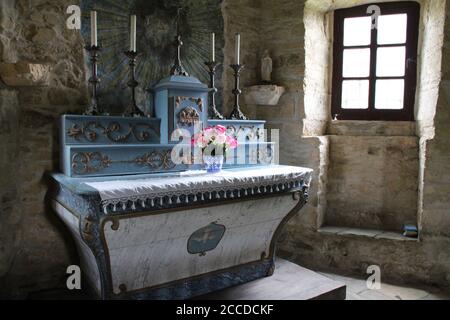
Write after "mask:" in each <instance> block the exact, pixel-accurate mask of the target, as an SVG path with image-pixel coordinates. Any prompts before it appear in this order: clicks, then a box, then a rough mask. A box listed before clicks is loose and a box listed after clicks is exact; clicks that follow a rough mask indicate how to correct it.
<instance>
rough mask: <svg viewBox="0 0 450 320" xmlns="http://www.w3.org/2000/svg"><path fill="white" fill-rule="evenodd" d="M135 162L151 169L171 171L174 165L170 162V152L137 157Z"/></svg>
mask: <svg viewBox="0 0 450 320" xmlns="http://www.w3.org/2000/svg"><path fill="white" fill-rule="evenodd" d="M135 162H136V163H137V164H138V165H141V166H149V167H151V168H153V169H173V168H175V164H174V163H173V162H172V160H171V151H170V150H168V151H163V152H158V151H153V152H151V153H146V154H144V155H143V156H140V157H137V158H136V160H135Z"/></svg>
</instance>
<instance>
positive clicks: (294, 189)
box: [51, 165, 311, 299]
mask: <svg viewBox="0 0 450 320" xmlns="http://www.w3.org/2000/svg"><path fill="white" fill-rule="evenodd" d="M52 178H53V183H52V197H51V198H52V200H51V201H52V206H53V208H54V209H55V212H56V213H57V214H58V216H59V217H60V218H61V219H62V220H63V221H64V223H65V224H66V225H67V227H68V228H69V230H70V232H71V234H72V236H73V238H74V240H75V243H76V245H77V247H78V252H79V254H80V257H81V261H82V270H83V271H84V272H85V275H86V277H87V280H88V282H89V284H90V286H91V287H92V289H93V290H94V292H95V295H96V296H97V297H99V298H103V299H186V298H191V297H195V296H199V295H203V294H206V293H209V292H213V291H217V290H220V289H224V288H227V287H230V286H234V285H237V284H241V283H245V282H248V281H252V280H255V279H259V278H261V277H265V276H268V275H270V274H271V273H272V272H273V268H274V256H275V249H276V246H275V244H276V239H277V236H278V235H279V233H280V231H281V230H282V228H283V226H284V225H285V223H286V222H287V221H288V220H289V219H290V218H291V217H292V215H294V214H296V213H298V211H299V210H300V208H301V207H302V206H303V205H304V204H305V202H306V200H307V188H308V185H309V181H310V178H311V170H309V169H304V168H296V167H287V166H275V165H274V166H267V167H264V168H257V169H239V168H238V169H225V170H224V171H223V172H221V173H220V174H214V175H210V174H206V173H204V172H202V171H186V172H182V173H172V174H171V173H166V174H153V175H136V176H128V177H127V176H111V177H104V178H69V177H67V176H65V175H63V174H54V175H53V176H52Z"/></svg>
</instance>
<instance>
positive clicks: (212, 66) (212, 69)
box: [205, 61, 224, 120]
mask: <svg viewBox="0 0 450 320" xmlns="http://www.w3.org/2000/svg"><path fill="white" fill-rule="evenodd" d="M205 65H206V66H207V67H208V69H209V72H208V73H209V88H210V89H211V91H210V92H211V99H210V104H209V109H210V118H211V119H218V120H223V119H224V117H223V115H222V114H220V112H219V111H218V110H217V107H216V93H217V88H216V80H215V76H216V68H217V67H218V66H219V65H220V63H217V62H215V61H208V62H205Z"/></svg>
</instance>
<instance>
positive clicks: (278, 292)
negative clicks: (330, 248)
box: [196, 259, 346, 300]
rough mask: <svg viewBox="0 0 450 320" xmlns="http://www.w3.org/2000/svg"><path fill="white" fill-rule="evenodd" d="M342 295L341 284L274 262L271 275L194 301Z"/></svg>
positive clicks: (341, 296) (309, 297)
mask: <svg viewBox="0 0 450 320" xmlns="http://www.w3.org/2000/svg"><path fill="white" fill-rule="evenodd" d="M345 296H346V286H345V284H343V283H340V282H336V281H334V280H331V279H329V278H327V277H324V276H322V275H320V274H318V273H316V272H314V271H311V270H308V269H306V268H303V267H300V266H299V265H296V264H294V263H292V262H289V261H286V260H283V259H277V261H276V269H275V272H274V274H273V276H271V277H267V278H263V279H259V280H255V281H252V282H249V283H245V284H242V285H239V286H236V287H232V288H228V289H225V290H221V291H218V292H214V293H210V294H207V295H204V296H201V297H198V298H197V299H196V300H345Z"/></svg>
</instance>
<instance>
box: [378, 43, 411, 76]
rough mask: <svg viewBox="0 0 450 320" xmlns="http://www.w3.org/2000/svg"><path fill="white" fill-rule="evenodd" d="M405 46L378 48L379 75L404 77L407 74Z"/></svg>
mask: <svg viewBox="0 0 450 320" xmlns="http://www.w3.org/2000/svg"><path fill="white" fill-rule="evenodd" d="M405 59H406V48H405V47H391V48H378V50H377V76H378V77H403V76H404V75H405Z"/></svg>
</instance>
